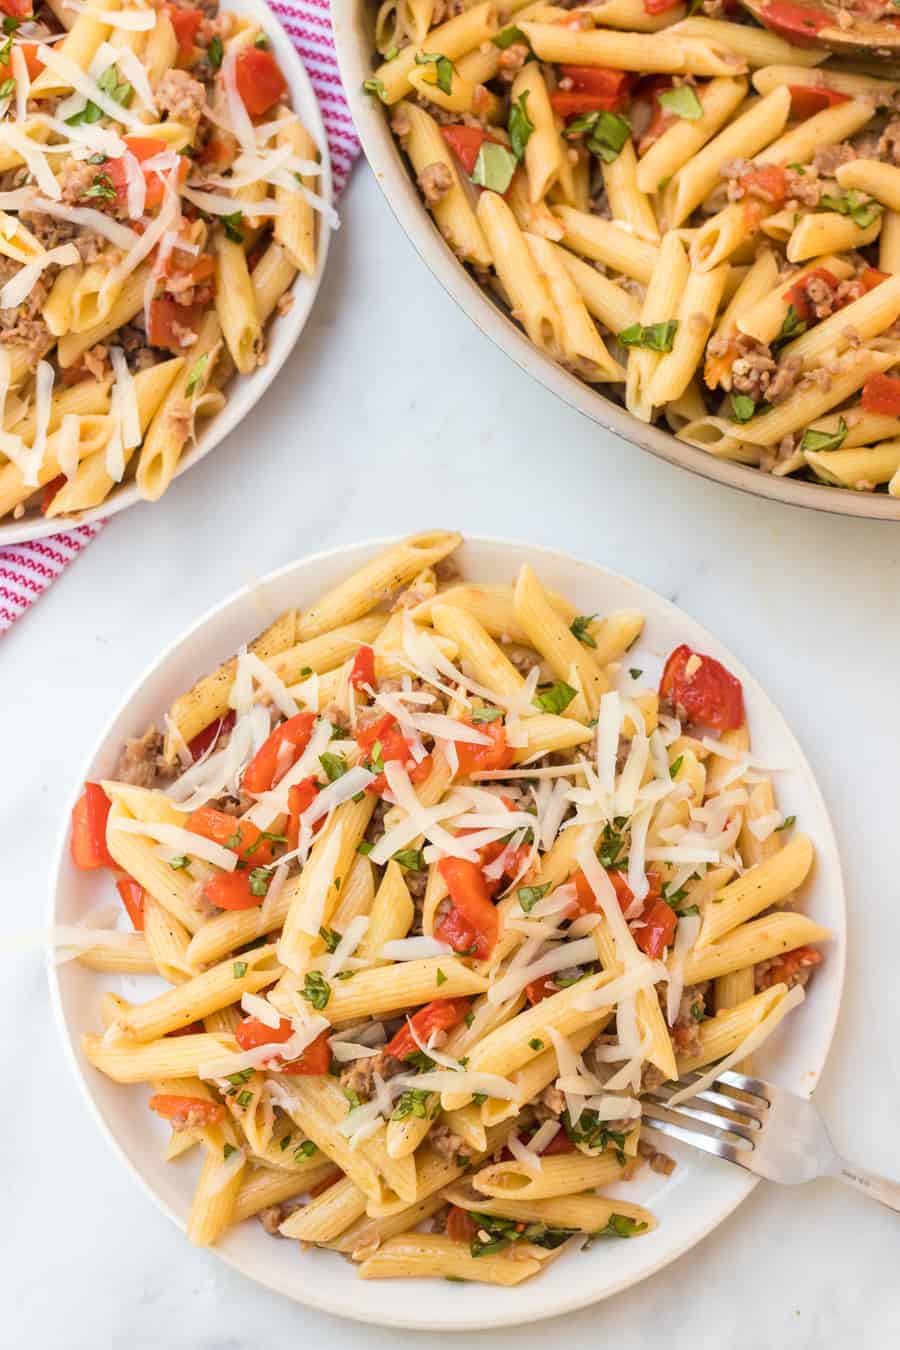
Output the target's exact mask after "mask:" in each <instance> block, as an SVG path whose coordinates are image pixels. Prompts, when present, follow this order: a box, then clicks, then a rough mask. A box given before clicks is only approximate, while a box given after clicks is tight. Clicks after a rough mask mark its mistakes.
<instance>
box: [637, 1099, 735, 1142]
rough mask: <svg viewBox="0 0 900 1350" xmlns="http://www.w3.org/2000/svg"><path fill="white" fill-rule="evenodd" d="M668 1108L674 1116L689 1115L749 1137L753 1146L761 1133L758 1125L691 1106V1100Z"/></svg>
mask: <svg viewBox="0 0 900 1350" xmlns="http://www.w3.org/2000/svg"><path fill="white" fill-rule="evenodd" d="M649 1096H650V1100H651V1101H652V1102H654V1103H658V1104H659V1105H660V1106H665V1105H666V1103H665V1099H664V1098H662V1097H658V1096H655V1095H654V1094H653V1093H650V1094H649ZM666 1109H667V1110H671V1113H672V1115H674V1116H689V1117H690V1119H691V1120H699V1121H700V1122H701V1123H702V1124H703V1125H711V1126H712V1128H713V1129H714V1130H721V1131H723V1133H725V1134H734V1135H737V1136H738V1137H739V1138H741V1139H747V1140H749V1141H750V1144H751V1146H752V1144H753V1143H754V1141H755V1139H756V1138H757V1137H758V1135H759V1127H758V1126H754V1127H751V1126H749V1125H744V1124H743V1123H739V1122H738V1121H735V1120H729V1119H728V1117H727V1116H722V1115H719V1113H718V1112H717V1111H701V1110H699V1109H698V1108H697V1107H694V1106H691V1105H690V1103H689V1102H680V1103H679V1105H678V1106H673V1107H671V1108H669V1107H666Z"/></svg>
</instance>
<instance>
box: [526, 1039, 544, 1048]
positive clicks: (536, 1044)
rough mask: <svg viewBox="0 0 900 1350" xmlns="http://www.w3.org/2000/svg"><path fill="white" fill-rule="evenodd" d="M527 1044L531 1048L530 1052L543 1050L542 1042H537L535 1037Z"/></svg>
mask: <svg viewBox="0 0 900 1350" xmlns="http://www.w3.org/2000/svg"><path fill="white" fill-rule="evenodd" d="M528 1044H529V1045H530V1046H531V1048H532V1050H543V1048H544V1042H543V1041H542V1040H539V1039H538V1037H537V1036H533V1037H532V1038H531V1040H530V1041H529V1042H528Z"/></svg>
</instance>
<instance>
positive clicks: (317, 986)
mask: <svg viewBox="0 0 900 1350" xmlns="http://www.w3.org/2000/svg"><path fill="white" fill-rule="evenodd" d="M300 993H301V994H302V995H303V997H304V998H305V999H306V1001H307V1003H311V1004H312V1006H313V1007H314V1008H315V1009H316V1010H317V1012H321V1011H322V1009H323V1008H324V1007H326V1006H327V1004H328V1000H329V999H330V998H331V985H330V984H329V983H328V981H327V980H326V979H325V977H324V975H321V974H320V973H319V971H318V970H308V971H307V972H306V978H305V980H304V981H303V988H302V989H301V990H300Z"/></svg>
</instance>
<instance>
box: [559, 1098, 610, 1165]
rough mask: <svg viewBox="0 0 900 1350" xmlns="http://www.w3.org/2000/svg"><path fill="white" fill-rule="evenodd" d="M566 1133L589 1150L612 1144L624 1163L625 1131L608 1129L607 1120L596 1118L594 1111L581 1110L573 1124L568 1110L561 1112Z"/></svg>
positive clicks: (600, 1148)
mask: <svg viewBox="0 0 900 1350" xmlns="http://www.w3.org/2000/svg"><path fill="white" fill-rule="evenodd" d="M562 1123H563V1126H564V1128H565V1131H566V1134H567V1135H568V1136H569V1138H570V1139H571V1140H572V1143H573V1144H583V1145H584V1146H585V1148H588V1149H590V1150H591V1152H603V1150H604V1149H607V1148H609V1147H610V1146H612V1147H613V1148H614V1149H615V1151H616V1156H617V1157H618V1160H619V1162H620V1163H621V1164H622V1166H623V1167H624V1165H625V1131H624V1130H623V1131H621V1132H620V1131H618V1130H610V1129H609V1128H608V1126H609V1121H607V1120H598V1119H597V1112H596V1111H582V1113H581V1115H580V1116H579V1117H578V1124H577V1125H573V1124H572V1121H571V1119H570V1116H569V1113H568V1111H564V1112H563V1114H562Z"/></svg>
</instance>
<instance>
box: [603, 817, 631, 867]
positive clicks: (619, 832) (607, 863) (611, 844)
mask: <svg viewBox="0 0 900 1350" xmlns="http://www.w3.org/2000/svg"><path fill="white" fill-rule="evenodd" d="M627 824H628V821H627V818H626V817H625V816H616V818H615V820H614V821H613V822H612V824H609V823H608V822H607V824H606V825H604V826H603V833H602V835H601V836H600V843H599V846H598V848H597V858H598V859H599V862H600V866H601V867H605V868H606V870H607V871H611V870H612V869H614V868H615V869H618V870H619V871H624V870H625V869H626V868H627V867H628V858H627V857H623V856H622V853H623V850H624V848H625V829H624V827H625V826H626V825H627Z"/></svg>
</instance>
